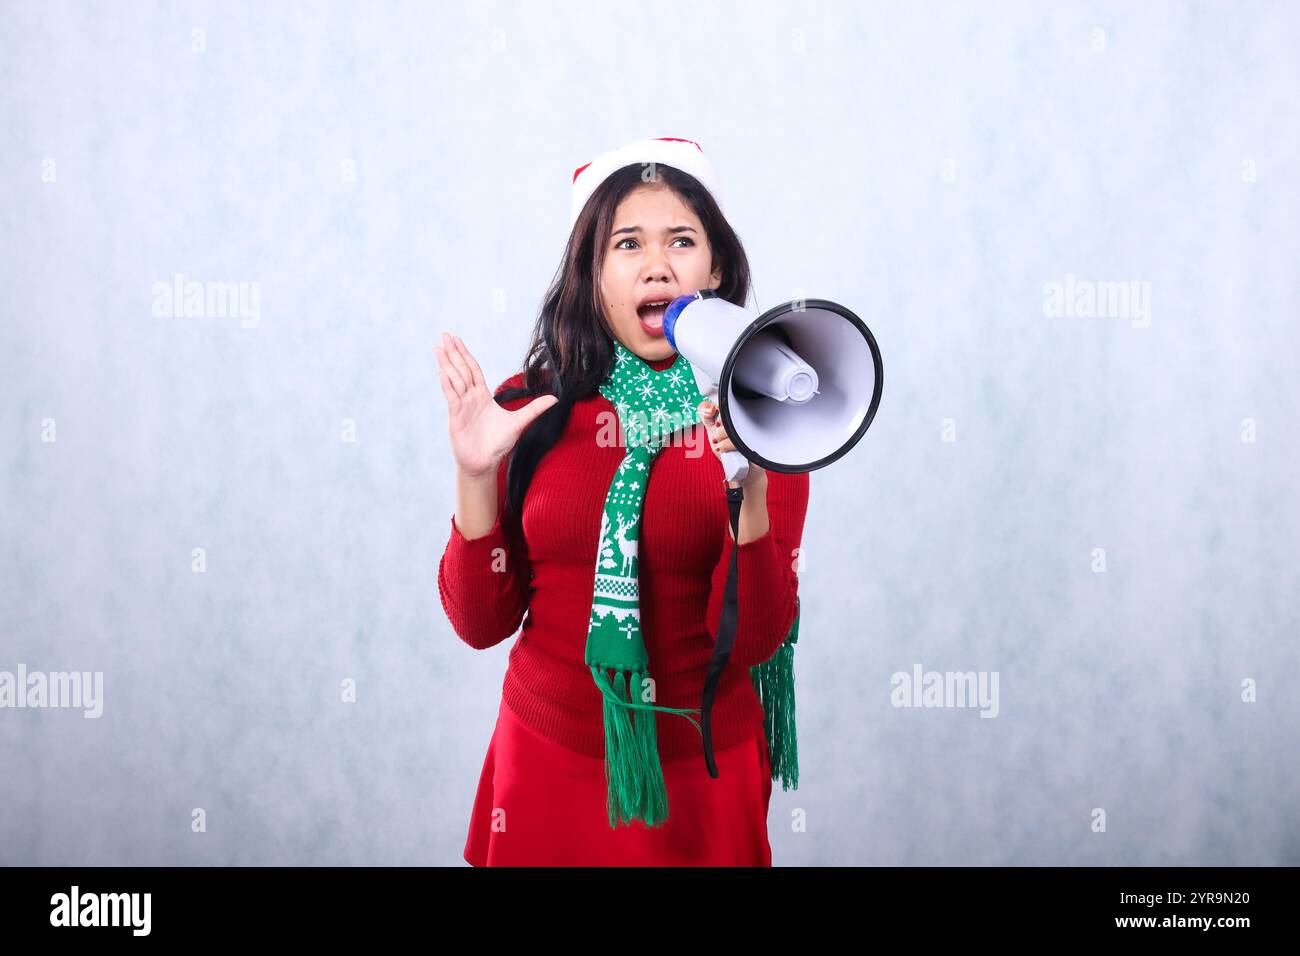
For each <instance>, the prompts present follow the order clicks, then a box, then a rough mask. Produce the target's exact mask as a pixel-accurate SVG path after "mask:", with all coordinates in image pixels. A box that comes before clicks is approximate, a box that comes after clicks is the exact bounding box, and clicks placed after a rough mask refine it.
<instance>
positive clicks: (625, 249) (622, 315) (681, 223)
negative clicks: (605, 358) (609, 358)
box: [600, 184, 722, 361]
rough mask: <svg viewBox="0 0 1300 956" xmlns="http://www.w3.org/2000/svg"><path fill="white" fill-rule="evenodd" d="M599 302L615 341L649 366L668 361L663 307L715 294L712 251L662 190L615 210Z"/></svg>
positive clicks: (645, 190)
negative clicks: (704, 291) (695, 295)
mask: <svg viewBox="0 0 1300 956" xmlns="http://www.w3.org/2000/svg"><path fill="white" fill-rule="evenodd" d="M605 243H606V246H605V264H604V266H603V267H602V269H601V273H600V296H601V302H602V304H603V306H604V309H605V320H606V321H607V322H608V323H609V327H610V330H611V331H612V332H613V333H614V336H615V338H617V339H618V340H619V341H620V342H622V343H623V344H624V345H625V346H627V348H628V349H630V350H631V351H633V352H635V353H636V354H637V355H639V356H640V357H641V358H643V359H645V360H647V361H654V360H657V359H666V358H668V357H669V356H670V355H672V354H673V348H672V346H671V345H669V344H668V340H667V339H665V338H664V329H663V321H664V311H665V308H666V307H665V306H660V307H658V308H647V307H644V306H643V305H642V304H643V303H645V302H647V301H649V302H671V301H672V300H673V299H675V298H677V297H678V296H679V295H690V294H691V293H692V292H698V291H699V290H700V289H716V288H718V286H720V285H721V284H722V272H721V270H719V271H717V272H713V273H710V271H709V265H710V263H711V262H712V261H713V250H712V249H710V248H709V239H708V236H706V235H705V234H704V226H703V225H701V224H700V220H699V219H698V218H697V217H696V215H695V213H693V212H692V211H691V208H690V206H688V205H687V204H686V203H684V202H682V200H681V197H679V196H678V195H677V193H676V192H674V191H673V190H672V189H670V188H668V187H667V186H664V185H662V184H661V185H653V184H647V185H644V186H638V187H636V189H634V190H632V191H631V192H630V193H628V194H627V195H626V196H624V197H623V201H622V202H620V203H619V204H618V209H617V211H616V212H615V214H614V231H613V232H612V233H611V234H610V235H608V236H606V237H605Z"/></svg>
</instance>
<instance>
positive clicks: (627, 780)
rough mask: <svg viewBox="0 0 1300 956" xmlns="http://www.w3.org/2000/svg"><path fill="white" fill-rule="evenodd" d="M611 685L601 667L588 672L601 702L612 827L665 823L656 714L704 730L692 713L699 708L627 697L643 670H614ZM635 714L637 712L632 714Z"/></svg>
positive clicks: (665, 794) (662, 774) (641, 676)
mask: <svg viewBox="0 0 1300 956" xmlns="http://www.w3.org/2000/svg"><path fill="white" fill-rule="evenodd" d="M613 674H614V677H613V680H612V681H611V680H610V678H609V677H607V676H606V675H605V672H604V670H603V669H602V668H600V667H599V666H593V667H592V668H591V676H592V677H593V678H594V679H595V681H596V686H597V687H598V688H599V689H600V692H601V695H602V697H603V698H604V720H605V786H606V791H607V798H606V808H607V810H608V812H609V825H610V828H611V829H618V825H619V824H620V823H631V822H632V821H633V820H640V821H642V822H643V823H645V824H646V826H651V827H656V826H659V825H660V824H662V823H663V822H664V821H665V820H667V819H668V793H667V790H666V788H665V787H664V772H663V767H662V766H661V765H660V763H659V738H658V736H657V734H656V733H655V715H654V712H655V711H656V710H658V711H663V712H664V713H668V714H680V715H681V716H683V717H685V718H686V719H687V720H689V721H690V722H691V723H692V724H694V725H695V729H696V730H697V731H699V733H700V736H701V737H703V735H704V731H703V729H701V727H700V725H699V724H698V723H696V722H695V719H694V718H693V717H691V716H690V715H691V714H697V713H699V709H698V708H679V707H659V706H657V705H655V704H643V703H640V702H637V701H633V700H632V699H631V693H632V689H633V688H639V687H640V686H641V680H642V678H643V677H644V676H645V672H644V671H640V670H637V671H633V672H632V673H631V674H630V675H627V676H626V678H625V673H624V672H623V671H621V670H615V671H614V672H613ZM633 711H640V713H638V714H636V715H635V717H634V715H633V713H632V712H633Z"/></svg>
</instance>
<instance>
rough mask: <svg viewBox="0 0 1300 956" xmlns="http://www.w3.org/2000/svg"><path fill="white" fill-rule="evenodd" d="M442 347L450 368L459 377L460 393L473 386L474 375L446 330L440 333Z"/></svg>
mask: <svg viewBox="0 0 1300 956" xmlns="http://www.w3.org/2000/svg"><path fill="white" fill-rule="evenodd" d="M442 347H443V348H444V349H445V350H446V352H447V361H448V362H449V363H451V368H452V370H453V371H454V372H455V373H456V376H457V377H458V378H459V383H458V390H459V391H460V392H462V393H464V392H466V391H468V390H469V389H471V388H473V387H474V375H473V373H472V372H470V370H469V366H468V365H466V364H465V359H464V358H463V357H462V356H461V354H460V351H459V350H458V349H457V348H456V343H455V342H453V341H452V337H451V336H450V335H448V334H447V333H446V332H443V333H442Z"/></svg>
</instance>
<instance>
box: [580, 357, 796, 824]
mask: <svg viewBox="0 0 1300 956" xmlns="http://www.w3.org/2000/svg"><path fill="white" fill-rule="evenodd" d="M614 353H615V355H614V358H615V361H614V367H613V369H612V371H611V372H610V374H609V376H608V377H607V378H606V379H605V381H604V382H603V383H602V384H601V386H600V393H601V394H602V395H603V396H605V398H607V399H609V401H610V403H611V404H612V405H613V406H614V409H615V411H616V412H617V413H618V424H619V431H620V433H621V436H622V441H623V442H624V443H625V445H626V448H627V453H626V454H625V455H624V457H623V460H622V462H621V463H620V464H619V466H618V471H617V472H615V474H614V478H613V480H612V481H611V482H610V487H609V491H608V492H607V493H606V495H605V507H604V511H603V513H602V515H601V523H600V545H599V547H598V549H597V553H596V577H595V582H594V589H593V595H592V606H591V616H590V620H589V623H588V625H587V648H586V653H585V656H584V660H585V662H586V664H587V666H588V667H589V668H590V669H591V676H592V677H593V679H594V680H595V682H596V687H597V688H598V689H599V690H600V693H601V695H602V696H603V698H604V708H603V716H604V724H605V778H606V784H607V789H608V799H607V804H608V810H609V825H610V827H611V828H615V829H616V828H617V827H618V825H619V824H620V823H625V822H626V823H630V822H631V821H632V820H641V821H642V822H644V823H645V824H646V825H648V826H658V825H659V824H661V823H663V822H664V821H665V820H667V818H668V796H667V793H666V791H665V788H664V776H663V768H662V766H661V764H660V762H659V744H658V739H657V737H656V734H655V711H660V712H663V713H666V714H676V715H679V716H682V717H685V718H686V719H687V720H689V721H690V722H691V723H692V724H694V725H695V729H696V730H697V731H699V730H700V725H699V724H698V723H696V721H695V719H694V718H693V717H691V714H698V713H700V710H699V708H679V707H661V706H658V705H656V704H654V703H652V700H653V693H652V688H653V686H654V684H653V681H652V680H651V678H650V662H649V658H648V656H647V654H646V647H645V641H644V640H643V638H642V634H641V604H640V589H639V587H638V564H637V545H638V542H639V540H640V535H641V512H642V505H643V504H644V502H645V490H646V484H647V483H648V482H649V480H650V468H651V465H652V464H653V463H654V459H655V456H656V455H658V453H659V450H660V448H661V447H663V445H665V444H669V443H670V439H671V436H672V435H673V434H674V433H676V432H678V431H681V430H683V429H687V428H691V427H693V426H694V425H695V424H696V423H697V422H699V420H700V419H699V405H700V403H701V402H702V401H704V399H705V397H706V396H705V395H704V394H703V393H701V392H700V390H699V386H698V385H697V383H696V378H695V373H694V370H693V369H692V368H691V365H690V363H689V362H688V361H687V359H686V356H684V355H681V354H678V356H677V358H676V360H675V361H674V362H673V364H672V365H670V366H669V367H668V368H665V369H661V370H657V369H654V368H651V367H650V366H649V365H648V364H647V363H646V362H645V361H644V360H643V359H642V358H641V357H640V356H638V355H637V354H636V353H635V352H632V351H631V350H630V349H628V348H627V347H626V346H624V345H623V343H622V342H619V341H618V340H617V339H616V340H615V341H614ZM798 635H799V612H798V605H797V604H796V612H795V619H794V624H793V625H792V626H791V628H790V633H789V635H788V636H787V637H786V639H785V642H784V644H782V646H781V647H780V648H779V649H778V650H777V652H776V653H775V654H774V655H773V656H772V657H771V659H769V660H768V661H766V662H765V663H763V664H760V665H758V666H756V667H751V668H750V677H751V679H752V681H753V683H754V688H755V690H756V691H757V692H758V696H759V699H760V700H761V701H762V703H763V712H764V718H765V719H764V732H765V734H766V736H767V742H768V749H769V752H770V753H771V757H772V779H773V780H776V779H778V778H780V779H781V781H782V787H783V788H784V789H786V790H788V789H790V787H791V785H793V786H794V787H795V788H798V786H799V767H798V753H797V746H796V740H795V727H794V671H793V653H794V644H795V642H796V640H798Z"/></svg>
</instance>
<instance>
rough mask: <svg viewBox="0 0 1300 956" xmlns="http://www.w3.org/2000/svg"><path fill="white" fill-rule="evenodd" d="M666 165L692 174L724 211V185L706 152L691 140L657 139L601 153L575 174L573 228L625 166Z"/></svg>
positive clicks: (571, 207) (579, 168) (570, 213)
mask: <svg viewBox="0 0 1300 956" xmlns="http://www.w3.org/2000/svg"><path fill="white" fill-rule="evenodd" d="M649 163H663V164H664V165H665V166H672V167H674V168H676V169H680V170H681V171H682V172H684V173H690V174H691V175H692V176H694V177H695V178H696V179H698V180H699V181H700V183H701V184H702V185H703V186H704V188H705V189H707V190H708V191H709V192H710V193H711V194H712V195H713V199H714V201H715V202H716V203H717V204H718V208H719V209H721V208H722V182H721V180H720V179H719V178H718V173H717V171H716V170H715V169H714V168H713V164H712V163H711V162H709V158H708V157H707V156H705V155H704V148H703V147H702V146H700V144H699V143H697V142H695V141H694V140H690V139H678V138H676V137H674V136H660V137H659V138H657V139H639V140H637V141H636V142H633V143H628V144H627V145H625V146H620V147H619V148H618V149H612V150H610V151H609V152H608V153H601V154H600V155H599V156H597V157H596V158H595V159H593V160H592V161H591V162H589V163H586V164H585V165H582V166H579V167H578V168H577V169H575V170H574V171H573V200H572V203H571V204H570V210H569V228H570V229H572V228H573V226H574V223H576V222H577V221H578V216H579V214H580V213H581V212H582V207H583V206H585V205H586V204H587V200H588V199H590V198H591V194H592V193H594V192H595V191H596V188H597V187H598V186H599V185H600V184H601V183H603V182H604V181H605V180H606V179H608V178H609V177H610V175H611V174H613V173H614V172H616V171H617V170H619V169H622V168H623V167H624V166H640V165H642V164H649Z"/></svg>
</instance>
